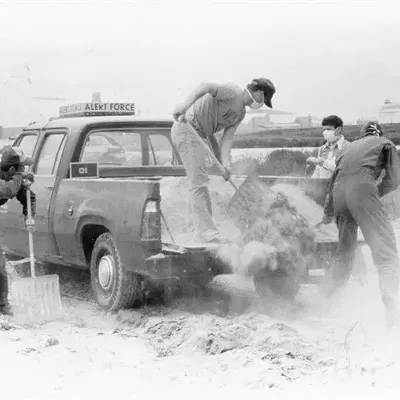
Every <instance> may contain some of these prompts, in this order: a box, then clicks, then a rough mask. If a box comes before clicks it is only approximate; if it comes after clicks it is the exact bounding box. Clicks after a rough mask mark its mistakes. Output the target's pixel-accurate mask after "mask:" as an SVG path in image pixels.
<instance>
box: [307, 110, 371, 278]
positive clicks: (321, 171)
mask: <svg viewBox="0 0 400 400" xmlns="http://www.w3.org/2000/svg"><path fill="white" fill-rule="evenodd" d="M322 129H323V132H322V134H323V136H324V139H325V140H326V143H325V144H324V145H322V146H321V147H320V148H319V149H318V155H317V157H309V158H308V159H307V162H308V163H309V164H313V165H315V170H314V173H313V175H312V178H321V179H329V178H331V176H332V174H333V171H334V170H335V167H336V156H337V155H338V153H339V151H340V150H341V149H342V148H344V147H345V146H347V145H348V144H349V143H350V142H349V141H347V140H346V139H345V138H344V136H343V121H342V119H341V118H340V117H338V116H337V115H329V116H327V117H325V118H324V119H323V120H322ZM338 228H339V227H338ZM365 265H366V262H365V258H364V254H363V252H362V250H361V248H360V247H359V246H357V247H356V250H355V256H354V260H353V274H354V275H355V276H359V277H361V276H365V275H366V268H365Z"/></svg>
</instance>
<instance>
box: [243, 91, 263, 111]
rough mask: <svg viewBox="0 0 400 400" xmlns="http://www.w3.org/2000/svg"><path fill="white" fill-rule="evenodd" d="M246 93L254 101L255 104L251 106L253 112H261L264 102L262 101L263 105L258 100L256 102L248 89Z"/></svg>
mask: <svg viewBox="0 0 400 400" xmlns="http://www.w3.org/2000/svg"><path fill="white" fill-rule="evenodd" d="M246 91H247V93H248V94H249V96H250V97H251V99H252V100H253V102H252V103H251V104H250V105H249V107H250V108H251V109H252V110H259V109H260V108H261V107H262V106H263V105H264V101H262V102H261V103H258V102H257V101H256V100H254V97H253V96H252V95H251V93H250V91H249V90H248V89H246Z"/></svg>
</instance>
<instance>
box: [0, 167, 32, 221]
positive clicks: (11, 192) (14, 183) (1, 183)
mask: <svg viewBox="0 0 400 400" xmlns="http://www.w3.org/2000/svg"><path fill="white" fill-rule="evenodd" d="M22 183H23V176H22V174H20V173H16V174H15V175H14V176H13V177H12V178H11V179H10V180H8V181H7V180H5V179H4V175H3V173H2V172H1V170H0V206H2V205H3V204H5V203H7V201H8V200H10V199H12V198H14V197H16V198H17V200H18V201H19V202H20V203H21V205H22V214H23V215H25V216H28V204H27V201H26V190H27V189H26V188H25V186H24V185H23V184H22ZM30 193H31V209H32V216H35V211H36V195H35V194H34V193H33V192H32V191H30Z"/></svg>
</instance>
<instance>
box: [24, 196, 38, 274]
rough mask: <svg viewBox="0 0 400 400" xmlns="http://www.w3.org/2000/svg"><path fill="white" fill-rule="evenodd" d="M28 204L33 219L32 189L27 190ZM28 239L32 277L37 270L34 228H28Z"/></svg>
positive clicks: (29, 214)
mask: <svg viewBox="0 0 400 400" xmlns="http://www.w3.org/2000/svg"><path fill="white" fill-rule="evenodd" d="M26 205H27V209H28V219H29V220H31V219H32V203H31V191H30V190H29V189H27V190H26ZM28 240H29V259H30V266H31V276H32V278H35V277H36V272H35V253H34V250H33V233H32V230H30V229H28Z"/></svg>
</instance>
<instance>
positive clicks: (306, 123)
mask: <svg viewBox="0 0 400 400" xmlns="http://www.w3.org/2000/svg"><path fill="white" fill-rule="evenodd" d="M295 122H296V123H297V124H299V125H300V128H317V127H320V126H321V122H322V119H321V118H319V117H315V116H313V115H311V114H309V115H307V116H306V117H297V118H296V119H295Z"/></svg>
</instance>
